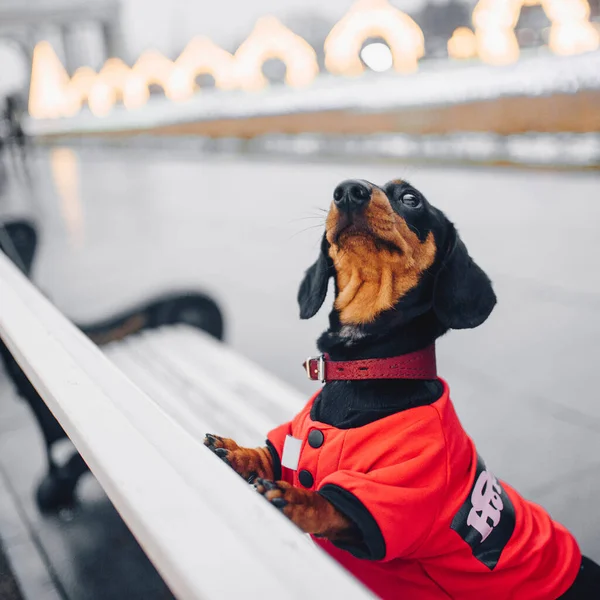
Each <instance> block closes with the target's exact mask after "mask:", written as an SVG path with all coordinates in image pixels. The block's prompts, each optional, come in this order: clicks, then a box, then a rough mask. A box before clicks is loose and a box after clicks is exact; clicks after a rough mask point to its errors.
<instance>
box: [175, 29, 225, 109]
mask: <svg viewBox="0 0 600 600" xmlns="http://www.w3.org/2000/svg"><path fill="white" fill-rule="evenodd" d="M201 74H207V75H212V77H213V79H214V80H215V87H217V88H219V89H222V90H230V89H233V88H235V86H236V81H235V60H234V58H233V55H232V54H230V53H229V52H227V51H226V50H223V48H221V47H220V46H217V44H215V43H214V42H213V41H211V40H210V39H209V38H207V37H195V38H193V39H192V40H191V41H190V43H189V44H188V45H187V46H186V47H185V49H184V50H183V52H182V53H181V54H180V55H179V58H178V59H177V60H176V61H175V65H174V68H173V70H172V71H171V74H170V76H169V79H168V81H167V87H166V88H165V92H166V95H167V97H168V98H171V99H173V100H186V99H188V98H190V97H191V96H192V95H193V94H194V92H195V91H196V89H197V85H196V77H197V76H198V75H201Z"/></svg>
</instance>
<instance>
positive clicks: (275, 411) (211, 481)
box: [0, 253, 370, 600]
mask: <svg viewBox="0 0 600 600" xmlns="http://www.w3.org/2000/svg"><path fill="white" fill-rule="evenodd" d="M0 336H1V337H2V339H3V341H4V343H5V344H6V345H7V347H8V349H9V350H10V352H11V353H12V354H13V356H14V357H15V358H16V360H17V361H18V363H19V365H20V366H21V368H22V369H23V370H24V372H25V373H26V375H27V376H28V377H29V379H30V380H31V381H32V383H33V384H34V386H35V387H36V389H37V390H38V392H39V393H40V395H41V396H42V397H43V399H44V401H45V402H46V403H47V405H48V406H49V407H50V409H51V410H52V412H53V414H54V415H55V417H56V418H57V419H58V421H59V422H60V424H61V425H62V427H63V428H64V429H65V430H66V432H67V433H68V435H69V438H70V439H71V440H72V442H73V443H74V444H75V446H76V448H77V449H78V451H79V452H80V453H81V455H82V456H83V458H84V459H85V461H86V462H87V463H88V465H89V467H90V469H91V470H92V472H93V473H94V475H95V476H96V477H97V479H98V481H99V482H100V484H101V485H102V486H103V488H104V489H105V491H106V493H107V494H108V496H109V498H110V499H111V501H112V502H113V503H114V505H115V507H116V508H117V510H118V511H119V512H120V514H121V515H122V517H123V519H124V520H125V522H126V523H127V524H128V526H129V527H130V529H131V530H132V532H133V533H134V535H135V536H136V538H137V539H138V541H139V542H140V544H141V545H142V547H143V548H144V550H145V552H146V553H147V554H148V556H149V557H150V559H151V560H152V562H153V563H154V564H155V566H156V567H157V569H158V570H159V572H160V573H161V575H162V576H163V578H164V579H165V581H166V582H167V584H168V585H169V587H170V588H171V590H172V591H173V593H174V594H175V595H176V596H177V597H178V598H182V599H188V598H189V599H204V598H211V599H212V598H215V599H217V598H218V599H219V600H220V599H223V598H226V599H227V598H232V599H238V598H242V597H244V598H259V597H260V598H263V597H268V596H271V595H276V597H278V598H327V599H329V600H330V599H332V598H341V597H343V598H351V599H354V598H356V599H360V598H368V597H370V595H369V593H368V592H367V591H365V589H364V588H363V587H362V586H361V585H360V584H358V583H357V582H356V581H355V580H354V579H353V578H352V577H351V576H350V575H348V574H347V573H346V572H345V571H344V570H343V569H342V568H341V567H339V565H337V564H336V563H335V562H334V561H332V560H331V559H330V558H329V557H328V556H326V555H325V554H323V553H322V552H321V551H320V550H318V549H317V548H316V547H314V546H313V545H312V543H311V542H310V541H309V540H308V539H307V538H306V537H305V536H304V535H303V534H301V533H300V532H299V530H297V529H296V528H295V527H294V526H293V525H292V524H291V523H290V522H288V521H287V520H286V519H285V517H283V516H282V515H281V514H279V513H278V512H277V511H276V510H274V509H273V508H272V507H271V506H269V505H268V504H267V503H266V502H265V501H264V500H263V499H262V498H261V497H260V496H259V495H258V494H256V493H255V492H254V490H253V488H252V487H251V486H248V485H247V484H246V483H245V482H244V481H243V480H242V479H241V478H240V477H238V476H237V475H236V474H235V473H234V472H233V471H231V470H229V469H228V468H227V466H226V465H224V464H223V463H222V462H221V461H220V460H219V459H218V458H217V457H215V456H214V455H213V454H212V453H211V452H210V451H209V450H208V449H207V448H205V447H204V445H203V435H204V433H205V432H206V431H211V430H213V431H218V432H220V433H223V434H226V435H232V436H234V437H235V438H237V439H238V440H239V441H240V442H242V443H261V442H262V441H263V440H264V435H265V433H266V432H267V431H268V429H269V428H270V427H271V426H273V425H275V424H277V423H279V422H281V421H282V420H283V419H286V418H289V416H291V414H292V413H293V412H294V411H295V410H297V408H298V407H299V406H300V405H301V403H302V401H303V398H301V397H299V395H298V394H296V393H295V392H294V391H292V390H290V389H289V388H288V387H287V386H285V385H283V384H282V383H280V382H278V381H277V380H276V379H274V378H273V377H272V376H270V375H268V374H267V373H265V372H263V371H262V370H260V369H259V368H258V367H256V366H254V365H253V364H251V363H250V362H248V361H247V360H245V359H243V358H241V357H238V356H236V355H235V354H234V353H233V352H232V351H231V350H229V349H227V348H226V347H225V346H223V345H221V344H220V343H218V342H216V341H214V340H212V339H211V338H209V337H208V336H205V335H202V334H201V333H199V332H198V331H196V330H192V329H190V328H187V327H183V326H181V327H175V328H170V329H163V330H157V331H155V332H148V333H142V334H139V335H138V336H137V337H133V338H129V339H126V340H125V341H123V342H119V343H114V344H111V345H110V346H108V347H107V348H106V355H107V356H108V357H109V358H110V360H109V358H107V356H105V355H104V354H103V353H102V351H101V350H99V349H98V347H96V346H95V345H94V344H93V343H92V342H90V341H89V339H88V338H86V337H85V336H84V335H83V334H82V333H81V332H80V331H79V330H78V329H77V328H76V327H75V326H74V325H73V324H72V323H70V322H69V321H68V320H67V319H66V318H65V317H64V316H63V315H62V314H61V313H60V312H59V311H58V310H57V309H56V308H54V307H53V306H52V305H51V304H50V302H49V301H48V300H47V299H46V298H45V297H44V296H42V294H40V292H38V290H37V289H36V288H35V287H34V286H33V285H32V284H31V283H30V282H29V281H28V280H27V279H26V278H25V277H24V276H23V275H22V274H21V273H20V272H19V271H18V270H17V269H16V268H15V267H14V266H13V264H12V263H11V262H10V261H9V260H8V259H7V258H6V257H5V256H4V255H2V254H1V253H0ZM111 361H112V362H111ZM125 373H127V375H128V376H129V377H128V376H126V375H125ZM134 382H135V383H134ZM136 384H137V385H136Z"/></svg>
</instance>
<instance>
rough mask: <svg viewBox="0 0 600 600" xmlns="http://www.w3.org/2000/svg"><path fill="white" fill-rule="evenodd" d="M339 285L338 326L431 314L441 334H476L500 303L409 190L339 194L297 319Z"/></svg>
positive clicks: (400, 185) (390, 187)
mask: <svg viewBox="0 0 600 600" xmlns="http://www.w3.org/2000/svg"><path fill="white" fill-rule="evenodd" d="M330 277H334V278H335V283H336V285H335V292H336V294H335V303H334V313H333V314H334V315H335V322H336V323H338V324H339V326H340V327H343V326H365V327H368V326H369V324H373V323H375V322H377V323H378V324H379V323H383V324H384V325H385V321H386V318H388V319H390V323H391V322H392V321H393V322H394V323H397V322H398V320H400V321H403V322H406V321H408V320H410V319H411V318H414V317H415V316H417V315H420V314H423V313H425V312H432V313H433V315H434V316H435V318H436V319H437V320H438V321H439V323H440V327H441V328H442V329H444V330H447V329H465V328H472V327H477V326H478V325H480V324H481V323H483V322H484V321H485V320H486V319H487V317H488V316H489V314H490V313H491V311H492V309H493V307H494V305H495V303H496V296H495V294H494V291H493V289H492V285H491V282H490V280H489V278H488V277H487V275H486V274H485V273H484V272H483V271H482V270H481V269H480V268H479V267H478V266H477V265H476V264H475V262H473V260H472V259H471V257H470V256H469V254H468V252H467V249H466V248H465V245H464V244H463V242H462V240H461V239H460V237H459V235H458V232H457V231H456V229H455V228H454V225H453V224H452V223H451V222H450V221H449V220H448V219H447V218H446V216H445V215H444V214H443V213H442V212H441V211H440V210H438V209H437V208H435V207H434V206H432V205H431V204H430V203H429V202H428V201H427V200H426V198H425V197H424V196H423V194H421V193H420V192H419V191H418V190H417V189H415V188H414V187H413V186H411V185H410V184H409V183H408V182H406V181H402V180H394V181H391V182H389V183H387V184H386V185H384V186H383V187H378V186H376V185H374V184H372V183H370V182H368V181H363V180H349V181H344V182H342V183H341V184H340V185H338V186H337V187H336V188H335V191H334V193H333V202H332V204H331V208H330V210H329V215H328V217H327V221H326V226H325V234H324V236H323V240H322V243H321V251H320V254H319V257H318V259H317V261H316V262H315V264H313V265H312V266H311V267H310V268H309V269H308V271H307V272H306V275H305V277H304V280H303V281H302V283H301V285H300V290H299V292H298V302H299V304H300V316H301V318H303V319H308V318H310V317H312V316H314V315H315V314H316V313H317V311H318V310H319V309H320V307H321V305H322V304H323V302H324V300H325V296H326V295H327V287H328V281H329V278H330Z"/></svg>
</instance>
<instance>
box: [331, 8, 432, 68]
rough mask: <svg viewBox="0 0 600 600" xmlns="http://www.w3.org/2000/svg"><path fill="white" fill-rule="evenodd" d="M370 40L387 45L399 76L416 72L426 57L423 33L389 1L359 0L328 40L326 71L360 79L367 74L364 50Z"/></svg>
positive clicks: (335, 27) (333, 30)
mask: <svg viewBox="0 0 600 600" xmlns="http://www.w3.org/2000/svg"><path fill="white" fill-rule="evenodd" d="M370 37H380V38H383V39H384V40H385V41H386V42H387V44H388V46H389V47H390V50H391V52H392V56H393V59H394V69H395V70H396V71H397V72H399V73H410V72H413V71H416V70H417V68H418V61H419V59H420V58H421V57H422V56H423V55H424V54H425V38H424V37H423V31H422V30H421V28H420V27H419V26H418V25H417V24H416V23H415V21H413V19H411V18H410V17H409V16H408V15H407V14H405V13H403V12H402V11H400V10H399V9H397V8H395V7H393V6H392V5H391V4H389V2H388V1H387V0H358V1H357V2H356V3H355V4H354V5H352V7H351V8H350V10H349V11H348V13H346V15H345V16H344V17H343V18H342V19H341V20H340V21H339V22H338V23H336V24H335V26H334V27H333V29H332V30H331V31H330V33H329V35H328V36H327V39H326V40H325V66H326V67H327V69H328V70H329V71H330V72H331V73H334V74H336V75H345V76H350V77H352V76H357V75H360V74H361V73H362V72H363V71H364V65H363V64H362V62H361V60H360V50H361V46H362V44H363V43H364V41H365V40H366V39H368V38H370Z"/></svg>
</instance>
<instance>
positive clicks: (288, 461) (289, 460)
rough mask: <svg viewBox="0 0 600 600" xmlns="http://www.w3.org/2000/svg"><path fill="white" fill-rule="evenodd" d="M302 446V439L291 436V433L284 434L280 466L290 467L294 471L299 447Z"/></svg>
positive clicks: (298, 457)
mask: <svg viewBox="0 0 600 600" xmlns="http://www.w3.org/2000/svg"><path fill="white" fill-rule="evenodd" d="M301 447H302V440H299V439H298V438H295V437H292V436H291V435H286V436H285V443H284V444H283V455H282V457H281V466H283V467H285V468H286V469H292V471H295V470H296V469H297V468H298V463H299V462H300V448H301Z"/></svg>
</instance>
